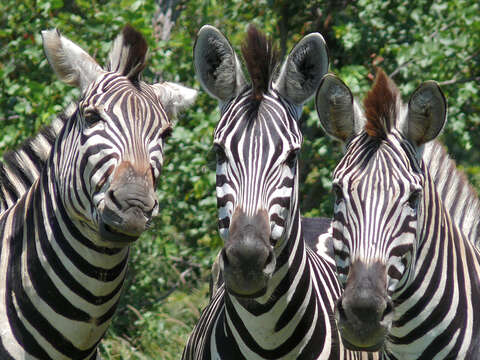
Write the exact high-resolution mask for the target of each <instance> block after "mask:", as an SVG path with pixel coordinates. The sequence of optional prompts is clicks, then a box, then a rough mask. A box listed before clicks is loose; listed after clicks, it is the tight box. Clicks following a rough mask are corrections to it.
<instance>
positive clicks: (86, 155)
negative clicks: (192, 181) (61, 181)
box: [68, 73, 171, 244]
mask: <svg viewBox="0 0 480 360" xmlns="http://www.w3.org/2000/svg"><path fill="white" fill-rule="evenodd" d="M78 116H79V119H77V122H78V126H79V131H80V132H81V133H80V137H79V143H80V144H79V147H78V154H79V156H78V157H77V159H78V163H77V164H76V166H77V167H78V169H79V172H80V174H81V178H83V179H88V180H89V181H87V182H86V183H85V193H84V195H85V196H86V197H87V199H89V200H87V199H85V200H86V201H85V203H87V204H88V203H90V204H91V206H90V208H88V207H80V208H78V210H77V204H72V205H73V206H74V207H75V209H76V210H77V211H78V212H80V213H82V212H83V211H85V210H86V211H87V212H88V215H87V216H86V217H87V218H91V219H92V220H94V224H95V225H96V226H98V228H99V231H100V232H99V233H100V236H101V239H102V240H103V241H109V242H114V243H120V244H121V243H129V242H131V241H134V240H136V239H137V238H138V237H139V236H140V234H141V233H142V232H143V231H144V230H145V229H146V227H147V225H148V223H149V221H150V220H151V218H152V216H155V215H156V213H157V212H158V200H157V196H156V192H155V184H156V181H157V179H158V177H159V175H160V172H161V168H162V164H163V146H164V140H165V138H166V137H167V136H168V135H169V134H170V133H171V123H170V121H169V119H168V117H167V114H166V112H165V110H164V108H163V106H162V104H161V103H160V101H159V99H158V97H157V95H156V93H155V91H154V89H153V88H152V87H151V86H149V85H147V84H139V86H136V85H134V84H133V83H132V82H131V81H130V80H129V79H127V78H126V77H123V76H119V75H118V74H115V73H107V74H106V75H105V76H104V77H102V78H101V79H100V80H99V81H98V82H96V83H95V84H94V85H93V86H92V88H91V89H90V90H89V91H87V93H86V95H85V96H84V99H83V100H82V101H81V102H80V104H79V111H78ZM75 186H77V184H75ZM68 191H73V188H70V189H69V190H68ZM87 201H88V202H87ZM79 205H80V204H79Z"/></svg>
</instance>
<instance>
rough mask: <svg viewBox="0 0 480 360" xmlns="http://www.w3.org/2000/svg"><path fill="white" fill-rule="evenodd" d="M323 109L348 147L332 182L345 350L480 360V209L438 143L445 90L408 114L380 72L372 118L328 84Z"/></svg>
mask: <svg viewBox="0 0 480 360" xmlns="http://www.w3.org/2000/svg"><path fill="white" fill-rule="evenodd" d="M316 100H317V101H316V102H317V111H318V114H319V117H320V120H321V123H322V124H323V126H324V128H325V130H326V132H327V133H329V134H330V135H331V136H333V137H335V138H337V139H339V140H341V141H342V142H344V144H345V148H346V150H345V154H344V156H343V158H342V160H341V161H340V163H339V164H338V165H337V167H336V169H335V171H334V173H333V191H334V193H335V194H336V201H335V206H334V216H333V234H332V236H333V246H334V254H335V262H336V267H337V271H338V274H339V278H340V282H341V284H342V287H343V294H342V296H341V297H340V298H339V300H338V302H337V306H336V313H335V315H336V319H337V322H338V327H339V330H340V334H341V337H342V340H343V343H344V344H345V345H346V346H347V347H348V348H350V349H357V350H366V351H375V350H382V351H383V354H384V357H385V358H388V359H479V358H480V347H479V341H480V340H479V338H480V275H479V274H480V254H479V251H478V249H477V248H476V247H475V241H476V236H477V235H476V228H475V229H472V227H476V226H477V225H478V215H479V212H478V209H479V206H478V200H477V199H473V198H472V199H470V198H471V197H475V195H474V193H473V192H472V191H471V190H470V189H469V186H468V183H467V182H466V180H464V177H463V176H462V175H461V174H460V173H459V172H458V171H457V170H456V169H455V167H454V166H452V162H451V160H449V159H448V156H446V154H445V153H444V152H442V150H441V148H440V145H439V144H438V143H435V142H433V143H432V142H431V141H432V140H434V139H435V138H436V137H437V136H438V134H439V133H440V131H441V130H442V128H443V126H444V124H445V121H446V101H445V98H444V95H443V93H442V92H441V90H440V88H439V87H438V85H437V84H436V83H435V82H432V81H429V82H425V83H423V84H422V85H420V87H419V88H418V89H417V90H415V92H414V93H413V94H412V96H411V97H410V100H409V102H408V105H403V103H402V101H401V97H400V93H399V91H398V89H397V88H396V86H395V84H394V83H393V81H392V80H391V79H390V78H389V77H388V76H386V75H385V73H384V72H383V71H381V70H379V72H378V73H377V77H376V80H375V84H374V85H373V88H372V90H371V91H370V92H369V93H368V94H367V96H366V98H365V100H364V108H365V109H364V113H363V111H362V110H361V109H360V107H359V106H358V105H357V103H356V102H355V101H354V99H353V97H352V94H351V92H350V90H349V89H348V88H347V86H346V85H345V84H344V83H343V82H342V81H341V80H339V79H338V78H336V77H335V76H333V75H327V76H325V78H324V79H323V80H322V83H321V85H320V87H319V89H318V92H317V96H316ZM439 161H440V162H439ZM442 166H443V167H444V169H441V167H442ZM430 168H431V169H432V172H433V176H432V175H431V174H430Z"/></svg>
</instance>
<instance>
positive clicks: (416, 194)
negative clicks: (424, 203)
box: [407, 189, 422, 210]
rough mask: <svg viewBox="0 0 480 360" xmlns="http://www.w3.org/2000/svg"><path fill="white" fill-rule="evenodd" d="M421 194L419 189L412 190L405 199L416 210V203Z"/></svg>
mask: <svg viewBox="0 0 480 360" xmlns="http://www.w3.org/2000/svg"><path fill="white" fill-rule="evenodd" d="M421 195H422V191H421V190H419V189H416V190H413V191H412V193H411V194H410V196H409V197H408V200H407V204H408V206H409V207H411V208H412V209H414V210H416V209H417V207H418V203H419V202H420V198H421Z"/></svg>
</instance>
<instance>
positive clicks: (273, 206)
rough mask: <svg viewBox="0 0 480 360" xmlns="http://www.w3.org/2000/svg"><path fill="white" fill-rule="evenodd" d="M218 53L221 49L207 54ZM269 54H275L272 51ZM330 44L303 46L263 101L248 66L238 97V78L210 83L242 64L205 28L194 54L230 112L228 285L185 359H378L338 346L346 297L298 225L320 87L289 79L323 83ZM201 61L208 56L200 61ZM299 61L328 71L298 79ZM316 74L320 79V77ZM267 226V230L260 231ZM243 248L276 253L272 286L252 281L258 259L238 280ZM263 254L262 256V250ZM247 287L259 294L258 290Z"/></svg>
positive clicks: (223, 129)
mask: <svg viewBox="0 0 480 360" xmlns="http://www.w3.org/2000/svg"><path fill="white" fill-rule="evenodd" d="M250 37H253V38H254V41H253V42H254V43H258V42H262V41H264V39H263V40H262V38H261V36H260V35H259V34H258V32H257V30H252V28H250V29H249V34H248V37H247V39H248V38H250ZM259 38H260V40H259V41H257V40H258V39H259ZM247 41H248V40H247ZM250 44H251V42H247V45H246V46H245V47H244V49H245V48H247V51H245V50H244V57H248V56H252V57H253V58H254V59H262V58H263V57H262V56H261V54H257V53H255V52H253V54H252V53H249V52H248V48H249V45H250ZM210 45H212V47H213V49H212V48H209V46H210ZM204 46H205V47H204ZM264 46H265V47H266V48H267V49H268V48H271V44H270V43H267V44H265V45H264ZM324 46H325V45H324V43H323V39H322V38H321V37H320V35H318V34H312V35H309V36H308V37H306V38H304V39H303V40H302V41H301V42H300V43H299V44H298V45H297V46H296V47H295V49H294V50H293V51H292V53H291V54H290V56H289V57H288V58H287V60H286V65H284V67H283V69H285V68H289V70H290V71H292V72H290V75H285V73H284V72H282V71H280V73H279V75H278V78H276V79H277V80H274V81H273V82H271V81H269V82H266V83H267V85H268V87H267V88H263V89H262V92H261V95H258V93H257V90H258V87H257V86H256V85H258V83H257V84H256V83H255V78H254V76H252V72H253V71H252V70H251V68H250V67H249V73H250V75H251V77H252V81H253V82H254V84H253V86H251V87H250V86H246V85H245V84H244V83H242V82H241V83H240V86H239V88H237V90H235V89H236V85H235V84H234V83H238V79H242V78H243V75H242V74H241V73H240V72H238V71H237V73H236V74H235V75H234V76H233V79H231V80H232V82H231V83H223V82H221V83H220V84H219V83H216V84H212V83H210V79H211V78H210V77H209V74H210V71H211V72H212V73H214V72H215V71H217V68H212V67H209V66H208V65H211V64H217V65H218V68H221V67H222V66H225V71H226V72H227V74H231V73H230V72H228V71H229V70H232V69H236V68H237V64H236V61H238V60H234V61H233V62H231V61H230V60H232V59H236V55H235V54H234V52H233V50H232V49H231V47H230V45H229V44H228V41H227V40H226V39H225V37H224V36H223V35H222V34H221V33H220V32H218V30H216V29H215V28H213V27H210V26H205V27H203V28H202V29H201V30H200V32H199V35H198V39H197V43H196V47H195V51H194V56H195V59H194V60H195V64H196V67H197V75H198V76H199V78H200V82H201V83H202V85H203V86H204V87H205V89H206V90H207V91H208V92H209V93H211V94H213V95H214V96H216V97H218V98H219V99H220V101H221V104H222V116H221V119H220V121H219V123H218V125H217V127H216V130H215V132H214V144H215V148H216V151H217V200H218V216H219V230H220V235H221V237H222V238H223V240H224V242H225V247H224V249H223V250H222V253H221V256H220V259H219V262H220V271H221V272H222V275H223V277H224V279H225V282H224V284H223V285H221V286H220V287H219V288H218V290H217V291H216V292H215V293H214V294H212V298H211V300H210V303H209V304H208V306H207V308H206V309H205V310H204V311H203V313H202V316H201V318H200V320H199V322H198V324H197V325H196V327H195V329H194V330H193V333H192V334H191V336H190V338H189V340H188V343H187V346H186V348H185V350H184V353H183V359H188V360H193V359H195V360H200V359H202V360H203V359H205V360H206V359H350V358H352V359H353V358H362V357H363V358H374V357H375V356H376V355H374V354H371V355H368V354H366V353H364V354H361V353H357V352H350V351H346V350H345V349H344V348H343V346H342V344H341V343H340V340H339V336H338V333H337V330H336V327H335V322H334V319H333V309H334V304H335V300H336V299H337V297H338V296H339V294H340V286H339V284H338V281H337V278H336V274H335V269H334V264H333V261H332V260H331V259H330V258H328V257H322V256H319V255H318V254H317V253H316V252H315V251H314V250H312V249H310V248H309V247H307V246H306V243H305V240H304V236H303V232H302V226H301V221H300V211H299V204H298V164H297V154H298V151H299V149H300V147H301V144H302V134H301V132H300V129H299V125H298V120H299V115H300V110H301V104H302V103H303V102H304V101H305V100H306V99H308V98H309V97H310V96H311V94H313V91H314V90H315V88H316V85H315V86H312V89H313V90H310V89H305V87H297V88H296V91H298V93H295V94H293V95H292V94H291V93H290V96H289V97H288V96H287V95H288V94H289V91H295V90H294V89H292V88H289V87H288V86H289V85H291V83H289V81H292V82H293V81H294V80H293V79H285V78H284V76H292V77H295V75H296V76H298V78H301V77H304V81H305V83H308V82H309V81H311V82H312V83H315V82H316V83H317V84H318V82H319V80H320V76H321V75H322V74H323V73H325V72H326V64H327V63H328V60H327V57H326V52H325V47H324ZM320 47H322V49H321V50H319V48H320ZM297 50H300V51H299V52H297ZM317 50H318V52H317ZM201 56H205V58H199V57H201ZM216 56H217V58H215V57H216ZM292 61H298V62H299V63H296V64H295V68H296V69H302V68H303V69H305V68H309V66H307V65H310V63H309V61H314V62H315V63H316V66H320V68H319V69H316V71H312V72H311V73H309V74H305V73H295V74H294V73H293V70H292V69H293V68H294V67H293V66H292V67H290V66H291V65H292V63H291V62H292ZM202 62H206V63H207V64H202ZM246 62H247V64H248V63H249V61H248V60H246ZM322 62H324V63H323V64H322ZM204 65H205V68H204V67H203V66H204ZM302 65H303V66H302ZM260 66H261V65H259V67H260ZM229 67H230V68H229ZM218 71H220V70H218ZM234 71H235V70H234ZM216 75H217V76H218V77H217V78H221V76H222V74H221V72H219V73H217V74H216ZM309 75H311V76H318V78H315V79H312V78H309V77H308V76H309ZM282 81H284V83H283V84H289V85H287V88H284V87H283V86H282ZM228 88H230V89H232V92H233V97H232V98H228V95H227V96H224V95H225V93H224V92H223V93H222V91H223V90H225V89H228ZM300 92H302V93H301V94H300ZM222 94H223V95H222ZM292 98H294V99H297V101H298V100H300V101H298V103H295V102H294V101H291V100H289V99H292ZM240 218H241V219H243V220H244V221H246V222H247V224H248V225H247V226H245V227H244V232H245V233H246V234H247V235H245V234H243V235H242V234H238V227H239V226H240V225H239V224H238V222H239V220H238V219H240ZM264 218H265V221H266V224H267V226H263V225H262V224H263V222H262V221H264V220H263V219H264ZM327 224H328V223H327ZM262 226H263V227H262ZM252 228H255V229H256V230H255V231H256V233H255V234H254V235H253V237H255V236H256V237H257V240H255V241H256V245H250V246H251V248H253V249H251V248H248V246H249V245H248V244H249V242H250V241H252V240H251V239H250V238H249V236H250V235H248V234H249V231H250V230H251V229H252ZM262 229H263V230H262ZM259 232H262V233H266V234H268V244H265V245H263V244H261V243H260V241H259V240H258V239H259V238H262V235H259V234H258V233H259ZM236 238H238V239H237V240H235V239H236ZM242 243H244V244H245V246H246V247H247V248H248V251H252V255H253V257H254V254H255V251H257V250H258V249H261V248H263V247H266V249H269V250H271V253H270V255H269V256H268V257H267V259H266V265H265V267H264V268H263V269H262V271H261V272H263V273H264V274H268V276H266V277H267V280H265V282H263V280H264V277H262V276H261V275H258V274H255V273H254V272H255V269H254V266H256V261H254V260H252V259H249V258H248V256H247V258H246V259H245V264H249V263H250V262H251V263H252V265H253V266H252V268H251V269H249V268H248V265H246V266H244V265H245V264H239V265H238V267H239V268H240V269H242V267H243V268H244V270H243V273H242V270H239V271H238V272H240V273H241V274H240V275H238V273H235V272H234V271H233V270H231V269H232V268H233V267H234V266H237V265H236V264H237V263H238V262H239V261H240V260H239V259H240V258H235V254H236V253H235V252H233V251H231V252H229V251H230V249H232V248H234V249H235V246H239V244H240V245H241V244H242ZM235 250H236V249H235ZM242 250H243V249H242ZM248 251H247V254H248ZM238 253H241V251H239V252H238ZM258 253H259V254H260V255H262V254H263V252H262V251H258ZM250 260H252V261H250ZM272 264H273V267H272ZM245 267H246V268H245ZM242 276H245V277H246V279H247V281H246V282H245V284H244V285H245V287H244V288H242V286H241V285H242V282H241V281H240V282H236V281H235V279H237V278H238V279H240V280H241V279H242ZM248 279H250V280H251V281H250V282H252V283H258V284H260V285H259V286H260V287H259V288H258V289H257V288H255V287H254V286H253V285H251V284H249V281H248ZM262 284H265V286H264V287H262V286H263V285H262ZM257 290H258V291H257Z"/></svg>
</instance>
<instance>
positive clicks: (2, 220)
mask: <svg viewBox="0 0 480 360" xmlns="http://www.w3.org/2000/svg"><path fill="white" fill-rule="evenodd" d="M42 37H43V41H44V49H45V53H46V55H47V57H48V60H49V62H50V64H51V65H52V67H53V68H54V70H55V72H56V73H57V74H58V75H59V76H60V78H61V79H62V80H64V81H65V82H67V83H68V84H71V85H75V86H78V87H80V89H81V91H82V94H83V96H82V98H81V100H80V102H79V103H78V104H77V106H76V107H75V109H74V111H72V112H71V113H70V112H69V113H70V115H71V116H70V117H69V118H68V119H65V121H64V125H63V127H61V129H60V130H59V131H57V130H58V129H57V130H55V129H54V130H53V132H54V133H55V134H58V135H57V137H56V139H55V142H54V145H53V147H52V148H51V150H50V151H49V155H48V158H47V160H46V162H45V165H44V167H43V169H42V170H41V171H39V172H38V174H37V172H36V171H35V172H34V171H32V172H31V174H32V177H31V178H30V180H29V181H30V182H32V184H31V186H30V188H28V189H26V190H25V192H24V193H23V194H17V195H18V196H19V197H18V199H17V200H16V201H15V200H14V201H11V204H10V205H7V209H6V210H4V212H3V213H2V214H1V215H0V230H1V248H0V358H1V359H95V358H96V357H97V345H98V343H99V342H100V340H101V338H102V336H103V334H104V333H105V331H106V329H107V327H108V325H109V323H110V321H111V319H112V316H113V315H114V312H115V309H116V307H117V304H118V300H119V297H120V294H121V290H122V285H123V281H124V278H125V273H126V270H127V261H128V253H129V244H131V243H132V242H133V241H135V240H136V239H137V238H138V237H139V236H140V234H141V233H142V232H143V230H144V229H145V227H146V225H147V223H148V221H149V220H150V218H151V217H152V216H154V215H155V214H156V212H157V208H158V201H157V200H156V196H155V182H156V179H157V178H158V176H159V174H160V170H161V166H162V162H163V145H164V138H165V135H166V134H168V132H169V131H170V128H171V122H170V120H169V114H172V113H174V112H175V111H176V110H177V109H179V108H181V107H183V106H187V105H189V104H190V103H191V102H192V101H193V99H194V97H195V92H194V91H193V90H190V89H186V88H183V87H181V86H180V85H177V84H169V83H159V84H154V85H149V84H146V83H144V82H142V81H140V80H139V76H140V73H141V71H142V69H143V68H144V61H145V55H146V51H147V45H146V42H145V40H144V39H143V37H142V36H141V35H140V34H139V33H138V32H137V31H135V30H134V29H133V28H131V27H130V26H127V27H125V28H124V30H123V32H122V33H121V35H119V37H117V39H116V40H115V42H114V44H113V47H112V50H111V52H110V59H109V65H108V70H103V69H102V68H101V67H100V66H99V65H98V64H97V63H96V62H95V61H94V60H93V59H92V58H91V57H90V56H89V55H88V54H87V53H85V52H84V51H83V50H82V49H80V48H79V47H78V46H77V45H75V44H74V43H72V42H71V41H70V40H68V39H67V38H65V37H63V36H61V35H60V34H59V33H58V32H57V31H56V30H51V31H44V32H42ZM37 140H38V141H41V139H40V140H39V138H38V137H37ZM44 145H45V146H44V147H43V149H44V150H46V149H48V145H47V143H44ZM37 150H38V148H37ZM39 151H40V150H39ZM19 158H22V153H20V155H18V156H16V159H17V160H18V159H19ZM42 162H43V159H42V158H39V162H38V163H35V164H34V165H35V166H37V167H38V166H40V165H39V164H40V163H42ZM8 166H10V168H11V164H9V165H8ZM25 173H27V171H25ZM35 176H36V178H35ZM25 183H27V181H25ZM10 199H14V197H11V198H10ZM6 203H8V202H6Z"/></svg>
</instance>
